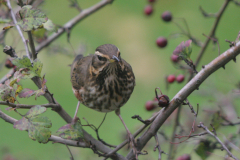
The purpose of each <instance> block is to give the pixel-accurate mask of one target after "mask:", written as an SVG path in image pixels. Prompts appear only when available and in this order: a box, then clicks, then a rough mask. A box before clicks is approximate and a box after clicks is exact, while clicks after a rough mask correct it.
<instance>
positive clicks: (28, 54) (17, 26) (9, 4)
mask: <svg viewBox="0 0 240 160" xmlns="http://www.w3.org/2000/svg"><path fill="white" fill-rule="evenodd" d="M7 6H8V8H9V10H10V12H11V15H12V19H13V22H14V24H15V26H16V28H17V31H18V33H19V35H20V36H21V38H22V41H23V43H24V47H25V50H26V54H27V57H28V58H29V59H30V61H31V63H32V60H31V56H30V53H29V50H28V45H27V42H26V39H25V38H24V36H23V33H22V31H21V29H20V27H19V25H18V24H17V20H16V17H15V14H14V13H13V11H12V6H11V3H10V0H7Z"/></svg>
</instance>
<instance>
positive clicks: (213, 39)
mask: <svg viewBox="0 0 240 160" xmlns="http://www.w3.org/2000/svg"><path fill="white" fill-rule="evenodd" d="M203 35H204V36H205V37H207V38H210V39H211V40H212V41H213V42H215V43H217V44H218V55H220V46H219V43H218V40H217V39H216V38H213V37H208V36H207V35H206V34H204V33H203Z"/></svg>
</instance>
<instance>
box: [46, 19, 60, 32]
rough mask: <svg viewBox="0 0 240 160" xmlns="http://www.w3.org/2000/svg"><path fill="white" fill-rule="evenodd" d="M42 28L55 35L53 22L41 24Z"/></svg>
mask: <svg viewBox="0 0 240 160" xmlns="http://www.w3.org/2000/svg"><path fill="white" fill-rule="evenodd" d="M43 27H44V28H45V29H46V30H48V31H53V32H56V33H57V31H58V30H57V26H56V25H55V24H53V22H52V21H51V20H50V19H48V21H47V22H46V23H43Z"/></svg>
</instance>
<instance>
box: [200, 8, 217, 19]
mask: <svg viewBox="0 0 240 160" xmlns="http://www.w3.org/2000/svg"><path fill="white" fill-rule="evenodd" d="M199 9H200V11H201V13H202V14H203V16H204V17H217V14H216V13H207V12H206V11H205V10H203V8H202V6H199Z"/></svg>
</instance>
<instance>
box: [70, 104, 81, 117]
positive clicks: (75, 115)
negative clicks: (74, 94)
mask: <svg viewBox="0 0 240 160" xmlns="http://www.w3.org/2000/svg"><path fill="white" fill-rule="evenodd" d="M80 103H81V102H80V101H78V104H77V108H76V111H75V114H74V117H73V120H72V121H73V122H76V121H77V120H78V117H77V113H78V109H79V106H80Z"/></svg>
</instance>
